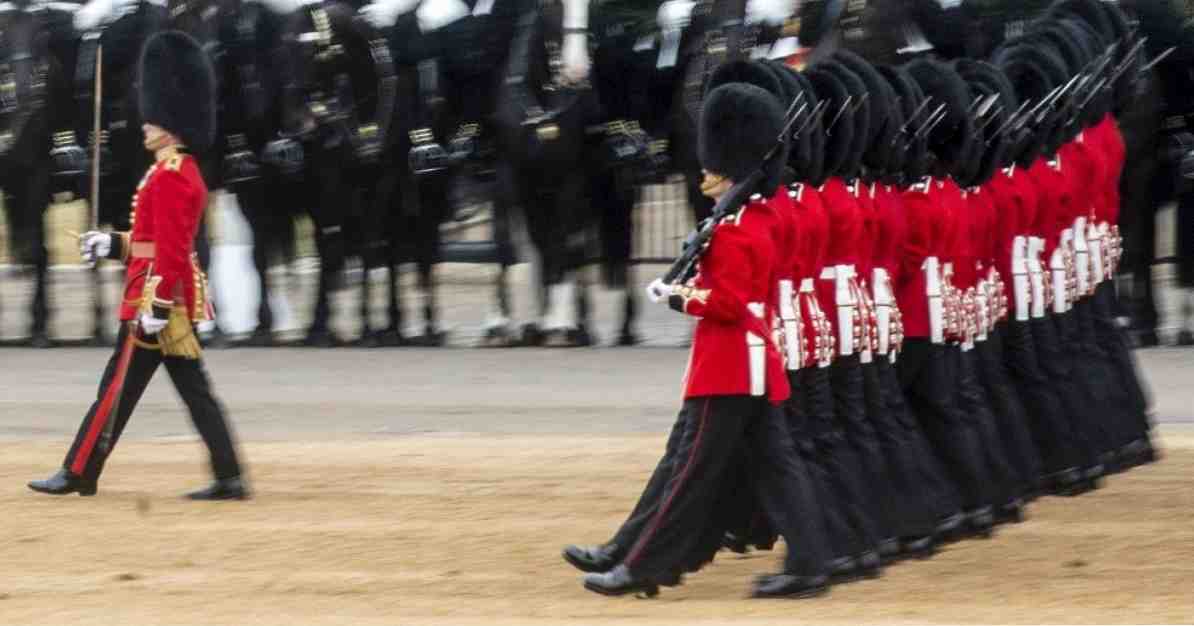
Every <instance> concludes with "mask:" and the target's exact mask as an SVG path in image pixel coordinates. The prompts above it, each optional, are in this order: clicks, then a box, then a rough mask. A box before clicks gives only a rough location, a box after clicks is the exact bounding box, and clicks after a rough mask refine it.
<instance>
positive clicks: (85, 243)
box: [79, 230, 112, 267]
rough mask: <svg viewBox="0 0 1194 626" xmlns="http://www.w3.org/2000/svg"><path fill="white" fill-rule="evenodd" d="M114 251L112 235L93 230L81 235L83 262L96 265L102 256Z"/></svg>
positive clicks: (80, 244) (90, 265) (80, 245)
mask: <svg viewBox="0 0 1194 626" xmlns="http://www.w3.org/2000/svg"><path fill="white" fill-rule="evenodd" d="M110 252H112V235H109V234H108V233H101V232H99V231H95V230H91V231H87V232H85V233H83V234H82V235H79V256H81V257H83V264H84V265H86V266H87V267H95V262H96V261H97V260H98V259H99V258H100V257H107V256H108V253H110Z"/></svg>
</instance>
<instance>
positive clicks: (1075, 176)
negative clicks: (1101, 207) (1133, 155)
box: [1057, 135, 1104, 224]
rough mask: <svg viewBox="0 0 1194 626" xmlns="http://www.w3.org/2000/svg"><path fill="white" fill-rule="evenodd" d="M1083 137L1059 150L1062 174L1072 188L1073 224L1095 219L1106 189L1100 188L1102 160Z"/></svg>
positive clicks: (1071, 209)
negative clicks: (1078, 220)
mask: <svg viewBox="0 0 1194 626" xmlns="http://www.w3.org/2000/svg"><path fill="white" fill-rule="evenodd" d="M1080 137H1081V140H1079V139H1075V140H1073V141H1071V142H1069V143H1067V144H1065V145H1064V146H1062V147H1061V149H1060V150H1058V151H1057V152H1058V154H1059V155H1060V156H1061V162H1062V166H1063V170H1062V171H1063V173H1064V174H1065V176H1066V180H1067V181H1068V182H1069V185H1070V199H1071V203H1072V204H1071V206H1070V207H1069V209H1070V211H1071V215H1072V217H1073V219H1071V220H1070V223H1071V224H1073V223H1074V219H1077V218H1079V217H1086V218H1088V219H1089V218H1091V217H1092V216H1093V214H1094V206H1095V204H1096V203H1097V202H1099V201H1100V198H1099V196H1100V192H1102V191H1103V190H1104V188H1103V187H1102V186H1101V185H1100V182H1101V181H1102V180H1104V178H1103V168H1104V165H1103V162H1102V159H1101V157H1099V156H1098V155H1096V154H1095V153H1094V150H1093V149H1092V146H1091V145H1090V144H1088V143H1087V142H1086V137H1085V135H1081V136H1080Z"/></svg>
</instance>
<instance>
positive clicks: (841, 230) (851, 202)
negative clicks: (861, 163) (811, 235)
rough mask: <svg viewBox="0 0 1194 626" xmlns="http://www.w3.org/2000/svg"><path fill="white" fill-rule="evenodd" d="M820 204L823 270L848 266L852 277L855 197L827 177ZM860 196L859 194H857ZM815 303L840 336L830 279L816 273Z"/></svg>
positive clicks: (858, 210) (859, 226) (857, 251)
mask: <svg viewBox="0 0 1194 626" xmlns="http://www.w3.org/2000/svg"><path fill="white" fill-rule="evenodd" d="M820 192H821V201H822V204H824V206H825V212H826V214H827V215H828V217H829V235H828V242H827V244H826V245H827V248H826V253H825V265H824V267H825V268H829V267H833V266H837V265H852V266H854V268H855V271H856V275H857V269H858V260H859V258H860V255H861V252H862V250H861V248H862V243H861V241H862V238H863V216H862V207H861V206H860V205H859V202H858V198H857V197H856V196H855V194H854V193H853V192H852V191H851V188H850V187H848V186H847V185H846V183H845V181H843V180H842V179H840V178H830V179H829V180H828V181H826V183H825V184H824V185H823V186H822V187H821V190H820ZM860 195H861V194H860ZM817 276H818V280H817V300H819V301H820V303H821V306H822V307H823V308H824V309H825V312H826V313H827V314H828V316H829V324H830V325H831V326H832V327H833V335H834V336H835V337H841V331H840V330H839V328H838V317H837V288H836V284H835V281H834V280H831V279H821V276H822V274H818V275H817Z"/></svg>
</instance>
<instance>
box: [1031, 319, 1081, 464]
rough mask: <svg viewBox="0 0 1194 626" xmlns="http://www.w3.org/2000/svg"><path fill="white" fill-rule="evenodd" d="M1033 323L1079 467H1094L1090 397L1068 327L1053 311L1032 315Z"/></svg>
mask: <svg viewBox="0 0 1194 626" xmlns="http://www.w3.org/2000/svg"><path fill="white" fill-rule="evenodd" d="M1031 323H1032V338H1033V341H1035V342H1036V347H1037V354H1038V355H1039V358H1040V363H1041V368H1042V369H1043V370H1044V372H1045V376H1046V377H1047V379H1048V381H1049V384H1050V385H1052V386H1053V388H1054V389H1056V390H1057V397H1058V399H1059V400H1060V401H1061V409H1062V411H1061V415H1062V417H1063V418H1064V419H1065V420H1066V422H1067V424H1068V426H1069V440H1070V442H1071V444H1072V446H1073V450H1074V456H1075V460H1076V461H1077V465H1078V467H1079V468H1080V469H1089V468H1092V467H1094V466H1095V465H1097V464H1098V453H1097V451H1096V450H1095V447H1094V445H1093V442H1092V441H1091V439H1090V433H1089V431H1088V430H1087V429H1086V428H1084V427H1083V422H1084V420H1085V419H1086V417H1085V416H1086V415H1087V414H1088V413H1089V411H1090V406H1089V404H1088V403H1089V398H1088V397H1087V396H1086V395H1085V394H1083V393H1082V388H1081V385H1080V384H1079V383H1078V382H1077V381H1076V380H1075V377H1074V362H1073V358H1072V357H1071V355H1070V353H1069V347H1068V346H1067V345H1066V340H1065V339H1064V335H1063V333H1065V330H1066V327H1065V325H1064V324H1063V323H1062V320H1060V319H1059V316H1058V315H1057V314H1054V313H1050V314H1048V315H1047V316H1045V317H1042V318H1036V319H1033V320H1032V322H1031Z"/></svg>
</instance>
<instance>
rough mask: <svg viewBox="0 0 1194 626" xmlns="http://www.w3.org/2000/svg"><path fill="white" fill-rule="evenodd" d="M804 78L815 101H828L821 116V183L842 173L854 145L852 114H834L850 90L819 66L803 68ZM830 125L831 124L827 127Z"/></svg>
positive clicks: (839, 108)
mask: <svg viewBox="0 0 1194 626" xmlns="http://www.w3.org/2000/svg"><path fill="white" fill-rule="evenodd" d="M804 77H805V78H807V79H808V81H809V83H810V84H811V85H812V87H813V92H814V93H816V94H817V100H818V101H827V102H828V104H826V105H825V113H824V115H823V116H822V118H821V119H822V122H823V126H822V133H821V134H822V136H824V137H825V150H824V154H825V160H824V167H823V169H822V170H821V172H820V177H819V178H821V182H824V180H825V179H827V178H831V177H834V176H842V175H843V174H844V173H845V167H846V162H847V161H848V160H849V158H850V150H851V148H852V146H853V144H854V117H853V116H852V115H842V116H841V117H838V115H837V113H838V111H841V110H842V106H843V105H844V104H845V103H846V98H849V97H850V92H849V90H847V89H846V86H845V85H844V84H843V83H842V81H841V80H838V78H837V76H836V75H834V73H833V72H830V71H828V70H827V69H825V67H824V66H822V65H816V66H812V67H810V68H808V69H806V70H805V71H804ZM835 119H836V122H835V121H834V120H835ZM830 124H833V126H832V127H830ZM810 182H811V181H810Z"/></svg>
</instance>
